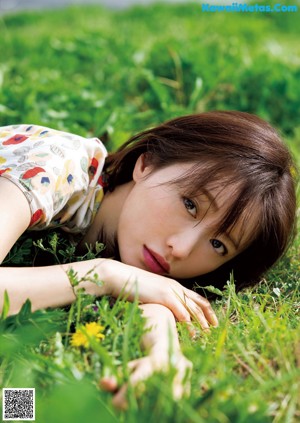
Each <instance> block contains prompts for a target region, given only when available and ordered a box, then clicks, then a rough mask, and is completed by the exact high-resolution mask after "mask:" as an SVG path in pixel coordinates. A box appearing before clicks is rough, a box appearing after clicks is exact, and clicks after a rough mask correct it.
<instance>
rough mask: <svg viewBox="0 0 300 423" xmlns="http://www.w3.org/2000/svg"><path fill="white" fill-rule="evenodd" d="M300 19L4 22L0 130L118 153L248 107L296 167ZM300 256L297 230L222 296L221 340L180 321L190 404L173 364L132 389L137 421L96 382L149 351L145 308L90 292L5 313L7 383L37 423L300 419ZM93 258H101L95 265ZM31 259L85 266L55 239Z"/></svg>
mask: <svg viewBox="0 0 300 423" xmlns="http://www.w3.org/2000/svg"><path fill="white" fill-rule="evenodd" d="M298 23H299V12H297V13H295V14H292V13H291V14H285V15H283V14H276V15H275V14H263V13H261V14H259V13H252V14H226V13H219V14H217V13H215V14H209V15H208V14H205V13H201V9H200V6H199V4H196V3H195V4H189V5H174V6H171V5H168V6H166V5H165V6H164V5H155V6H150V7H134V8H131V9H129V10H124V11H114V12H112V11H108V10H106V9H102V8H96V7H84V8H68V9H65V10H64V9H62V10H58V11H51V12H50V11H49V12H30V13H19V14H15V15H7V16H2V17H1V18H0V31H1V38H0V51H1V56H0V87H1V88H0V125H1V126H2V125H7V124H12V123H20V122H26V123H36V124H42V125H45V126H50V127H53V128H57V129H61V130H66V131H70V132H75V133H78V134H81V135H84V136H98V137H100V138H101V139H102V140H103V141H104V142H105V143H106V146H107V148H108V149H109V150H112V149H114V148H115V147H117V146H118V145H120V144H121V143H122V142H124V141H125V140H126V139H127V138H128V137H129V136H130V135H132V134H133V133H135V132H137V131H139V130H142V129H145V128H146V127H150V126H152V125H156V124H158V123H159V122H162V121H163V120H165V119H168V118H171V117H174V116H178V115H181V114H187V113H192V112H201V111H205V110H212V109H236V110H242V111H248V112H253V113H256V114H258V115H259V116H261V117H263V118H265V119H267V120H269V121H270V122H271V123H272V124H273V125H275V126H276V127H277V128H278V129H279V131H280V132H281V133H282V135H283V137H284V138H285V140H286V142H287V143H288V145H289V147H290V149H291V151H292V152H293V154H294V157H295V160H296V161H297V163H298V164H299V163H300V84H299V81H300V61H299V57H300V46H299V35H300V29H299V25H298ZM40 238H42V240H39V239H40ZM99 247H101V246H99ZM99 249H100V250H101V248H99ZM299 250H300V237H299V234H298V236H297V237H296V240H295V241H294V243H293V245H292V246H291V248H290V250H289V252H288V254H287V255H286V257H284V258H283V259H282V260H281V261H280V262H279V263H278V264H277V266H276V267H275V268H274V269H272V271H270V272H269V273H268V274H267V275H265V278H264V279H263V280H262V281H261V283H260V284H259V286H257V287H256V288H253V289H247V290H246V291H243V292H240V293H236V292H235V289H234V282H233V280H232V279H231V280H229V281H228V285H227V286H226V288H225V290H224V292H223V294H222V296H221V295H220V296H219V297H218V299H217V300H215V302H214V308H215V310H216V311H217V314H218V316H219V320H220V326H219V327H218V328H217V329H214V330H212V331H211V333H210V334H209V335H208V334H203V333H200V335H199V337H198V338H197V339H196V340H191V339H190V338H189V336H188V335H187V332H186V330H185V328H184V327H183V326H180V325H178V329H179V331H180V336H181V342H182V348H183V350H184V352H185V354H186V355H187V357H188V358H189V359H190V360H191V361H193V363H194V372H193V375H192V384H191V395H190V397H189V398H184V399H183V400H182V401H174V400H173V399H172V396H171V393H170V385H171V380H172V377H173V373H172V371H170V373H168V374H165V375H163V376H162V375H154V376H153V377H152V378H151V379H150V380H149V381H148V382H147V389H146V392H145V393H144V394H143V395H140V396H138V397H136V396H135V395H134V393H133V392H132V391H130V392H129V403H130V407H129V409H128V410H127V411H126V412H117V411H116V410H115V409H114V408H113V407H112V406H111V403H110V395H109V394H107V393H104V392H102V391H101V390H100V389H99V387H98V380H99V378H100V377H101V375H103V374H109V373H113V374H117V373H118V377H119V378H120V380H126V378H127V377H128V373H127V370H126V363H127V362H128V361H129V360H131V359H133V358H136V357H140V356H141V355H142V354H143V352H142V351H141V350H140V348H139V339H140V337H141V335H142V333H143V330H144V329H143V320H142V318H141V316H140V313H139V310H138V307H137V304H136V303H128V302H126V301H120V300H117V301H116V302H112V301H111V299H110V298H106V297H104V298H102V299H99V300H96V299H95V298H92V297H89V296H87V295H85V293H84V292H82V293H81V295H80V296H79V298H78V299H77V301H76V303H75V304H74V305H72V306H71V307H70V308H67V309H62V310H44V311H39V312H36V313H31V311H30V304H29V303H25V305H24V307H23V309H22V310H21V312H20V313H19V314H18V315H17V316H12V317H9V318H7V317H6V311H5V310H4V312H3V313H2V316H1V319H0V336H1V341H0V386H1V387H2V386H4V387H35V388H36V416H37V417H36V421H37V422H38V423H54V422H55V423H60V422H64V423H65V422H71V421H72V422H74V423H75V422H78V423H79V422H80V423H81V422H83V421H87V422H92V421H99V422H105V423H110V422H126V423H127V422H130V423H131V422H136V423H140V422H145V421H147V422H149V423H150V422H170V423H177V422H195V423H196V422H197V423H202V422H206V423H207V422H209V423H248V422H249V423H256V422H257V423H265V422H266V423H267V422H274V423H279V422H280V423H281V422H282V423H283V422H284V423H294V422H297V421H299V420H300V400H299V397H300V396H299V392H300V313H299V310H300V293H299V283H300V259H299ZM94 254H101V251H98V252H90V253H89V256H88V257H93V256H94ZM32 257H34V262H35V263H37V262H38V261H39V260H42V261H43V260H44V261H45V260H46V261H47V262H48V261H49V260H52V261H53V262H68V261H71V260H73V259H75V258H74V251H73V250H72V248H71V246H70V245H69V244H68V241H67V240H66V239H65V238H64V237H63V236H62V234H60V233H57V232H54V233H50V234H35V235H34V237H33V238H22V239H21V240H20V241H19V243H18V244H17V246H16V247H15V248H14V249H13V250H12V252H11V254H10V255H9V257H8V258H7V260H6V262H5V265H8V264H12V265H20V264H27V265H31V264H32V261H33V258H32ZM76 259H82V258H80V257H79V258H76ZM249 266H251V263H249ZM41 283H42V281H41ZM6 305H7V307H8V305H9V300H8V299H7V300H6ZM91 321H97V322H98V324H99V326H98V328H99V333H103V335H104V337H103V339H102V340H101V341H100V342H91V343H90V345H89V346H87V347H83V346H81V347H77V346H75V345H74V343H72V339H73V337H72V336H73V335H72V333H74V331H75V330H76V328H77V329H78V328H80V327H84V325H85V324H86V323H88V322H91ZM100 326H101V327H102V328H101V329H100Z"/></svg>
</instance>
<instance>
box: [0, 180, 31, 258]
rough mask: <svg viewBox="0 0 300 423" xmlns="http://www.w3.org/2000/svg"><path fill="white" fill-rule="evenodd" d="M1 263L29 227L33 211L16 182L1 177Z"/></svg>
mask: <svg viewBox="0 0 300 423" xmlns="http://www.w3.org/2000/svg"><path fill="white" fill-rule="evenodd" d="M0 198H1V206H0V263H2V261H3V260H4V259H5V257H6V255H7V253H8V252H9V251H10V249H11V248H12V246H13V245H14V243H15V242H16V241H17V239H18V238H19V237H20V236H21V235H22V233H23V232H24V231H25V230H26V229H27V228H28V226H29V223H30V219H31V213H30V208H29V204H28V201H27V200H26V197H25V195H24V194H23V193H22V191H21V190H20V188H18V187H17V186H16V185H15V184H14V183H12V182H11V181H9V180H8V179H6V178H5V177H0Z"/></svg>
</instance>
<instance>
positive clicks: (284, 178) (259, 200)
mask: <svg viewBox="0 0 300 423" xmlns="http://www.w3.org/2000/svg"><path fill="white" fill-rule="evenodd" d="M141 154H145V157H146V160H147V161H148V164H151V165H152V166H153V168H154V170H157V169H161V168H163V167H166V166H169V165H172V164H179V163H192V166H191V169H190V171H189V172H188V173H186V174H185V175H184V177H183V178H181V179H180V181H179V180H176V181H172V183H177V184H181V185H182V186H184V187H185V189H186V190H187V194H188V195H191V196H193V195H196V194H197V193H201V191H202V190H203V189H204V188H205V187H207V185H208V184H210V185H212V184H213V185H214V186H215V187H218V188H220V189H226V187H228V186H233V187H234V192H235V194H234V196H233V198H232V202H231V204H229V205H228V207H227V208H226V212H225V213H224V215H223V218H222V219H221V221H220V223H219V226H218V228H217V230H216V234H221V233H224V232H226V231H228V230H229V231H230V229H232V228H233V226H234V225H235V224H236V223H237V222H238V221H239V219H241V216H243V225H244V227H246V225H247V219H249V217H250V216H251V214H252V213H253V212H255V216H257V221H256V227H255V230H254V231H253V234H252V238H251V240H250V242H249V245H248V247H247V248H246V249H245V250H244V251H243V252H241V253H240V254H239V255H238V256H236V257H235V258H233V259H232V260H230V261H228V262H227V263H225V264H224V265H222V266H221V267H220V268H218V269H216V270H215V271H213V272H211V273H209V274H206V275H199V278H198V279H197V278H193V279H192V280H191V281H189V280H186V281H182V282H183V283H185V284H187V285H189V284H190V283H191V282H192V281H196V280H197V281H198V282H200V283H201V282H203V281H205V282H206V281H209V282H210V283H212V284H213V285H215V286H218V287H223V285H224V284H225V283H226V281H227V280H228V278H229V274H230V272H231V271H233V272H234V278H235V281H236V286H237V289H240V288H242V287H245V286H249V285H254V284H255V283H257V282H258V281H259V278H260V277H261V276H262V274H263V273H264V272H265V271H266V270H268V269H269V268H270V267H271V266H272V265H273V264H274V263H275V262H276V261H277V260H278V259H279V258H280V257H281V256H282V255H283V254H284V252H285V251H286V249H287V247H288V245H289V243H290V242H291V240H292V239H293V237H294V235H295V227H296V225H295V221H296V180H295V179H296V178H295V176H294V175H293V174H295V173H296V170H295V169H296V168H295V165H294V163H293V160H292V158H291V154H290V153H289V150H288V149H287V147H286V146H285V145H284V143H283V142H282V140H281V138H280V137H279V135H278V133H277V132H276V131H275V129H274V128H273V127H272V126H270V125H269V124H268V123H267V122H265V121H264V120H262V119H260V118H258V117H257V116H255V115H251V114H248V113H244V112H237V111H214V112H206V113H201V114H195V115H188V116H183V117H179V118H175V119H172V120H170V121H167V122H165V123H163V124H161V125H159V126H157V127H155V128H152V129H149V130H146V131H144V132H141V133H139V134H137V135H135V136H133V137H132V138H131V139H130V140H129V141H128V142H126V143H125V144H124V145H123V146H122V147H121V148H120V149H119V150H118V151H117V152H115V153H113V154H110V155H109V157H108V159H107V162H106V171H107V173H108V174H109V181H110V189H111V190H113V189H114V187H116V186H118V185H121V184H123V183H126V182H128V181H130V180H131V179H132V172H133V169H134V166H135V163H136V160H137V159H138V157H139V156H140V155H141Z"/></svg>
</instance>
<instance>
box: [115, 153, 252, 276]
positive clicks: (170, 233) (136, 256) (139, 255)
mask: <svg viewBox="0 0 300 423" xmlns="http://www.w3.org/2000/svg"><path fill="white" fill-rule="evenodd" d="M191 166H192V165H191V164H175V165H170V166H168V167H165V168H163V169H160V170H154V171H153V169H152V168H151V166H146V165H145V164H144V160H143V156H141V157H140V158H139V159H138V161H137V163H136V166H135V169H134V173H133V181H134V184H133V186H132V189H131V190H130V192H129V194H128V195H127V197H126V199H125V201H124V204H123V207H122V209H121V211H120V215H119V220H118V227H117V240H118V246H119V252H120V258H121V261H122V262H123V263H126V264H129V265H132V266H136V267H138V268H141V269H144V270H148V271H150V272H153V273H157V274H162V275H168V276H171V277H174V278H183V279H184V278H190V277H195V276H199V275H202V274H205V273H208V272H211V271H212V270H214V269H216V268H218V267H220V266H221V265H222V264H224V263H225V262H227V261H228V260H230V259H232V258H233V257H235V256H236V255H237V254H239V253H240V252H241V251H242V249H243V248H245V243H243V240H244V239H246V238H247V237H248V235H249V233H250V232H249V231H251V226H252V225H251V224H250V225H248V227H247V229H246V231H245V232H244V233H243V237H242V239H241V235H240V234H241V228H240V226H241V225H239V224H237V225H236V226H235V227H234V228H233V229H232V230H231V232H230V234H222V235H221V236H218V237H216V236H215V235H214V233H215V231H216V227H217V225H218V223H219V222H220V219H221V217H222V215H223V213H224V210H225V209H226V206H228V202H229V201H230V197H232V195H233V193H232V188H231V189H230V187H229V188H228V189H227V190H226V193H224V192H222V193H218V192H217V191H216V190H215V189H211V190H207V191H206V192H205V193H204V192H203V194H201V195H198V196H197V197H196V198H188V197H187V196H186V195H185V192H184V191H183V188H181V187H179V186H178V185H176V184H169V182H170V181H172V180H174V179H178V178H179V177H180V176H181V175H183V174H184V173H185V172H186V171H187V170H188V169H189V168H190V167H191ZM217 194H218V195H217ZM215 197H216V198H215ZM250 223H251V222H250Z"/></svg>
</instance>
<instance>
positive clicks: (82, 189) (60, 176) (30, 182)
mask: <svg viewBox="0 0 300 423" xmlns="http://www.w3.org/2000/svg"><path fill="white" fill-rule="evenodd" d="M106 155H107V152H106V149H105V147H104V146H103V144H102V142H101V141H100V140H98V139H97V138H83V137H80V136H79V135H73V134H69V133H67V132H61V131H56V130H54V129H50V128H45V127H42V126H36V125H12V126H5V127H2V128H0V176H1V177H3V178H7V179H9V180H11V181H12V182H13V183H14V184H16V185H17V186H18V187H19V188H20V189H21V190H22V192H23V193H24V194H25V196H26V198H27V200H28V202H29V205H30V209H31V222H30V229H32V230H39V229H45V228H46V227H62V228H63V229H65V230H67V231H69V232H84V230H85V229H86V228H87V227H88V226H89V225H90V224H91V222H92V220H93V218H94V216H95V214H96V212H97V210H98V208H99V206H100V203H101V201H102V198H103V195H104V193H103V183H102V181H103V179H102V175H101V173H102V169H103V166H104V161H105V157H106Z"/></svg>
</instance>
